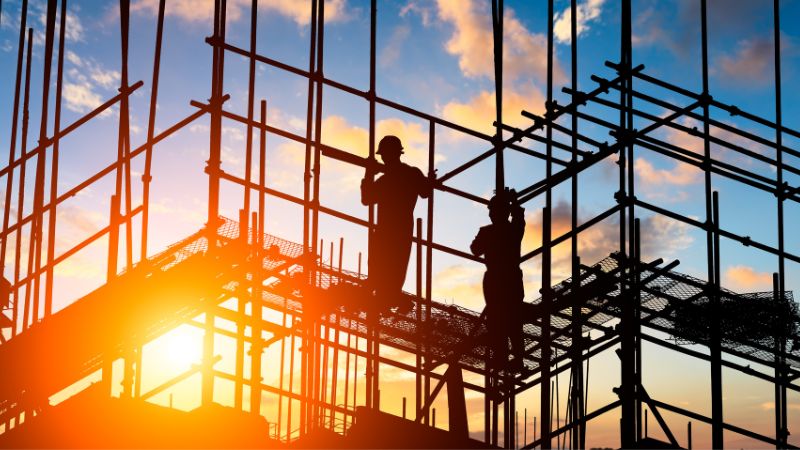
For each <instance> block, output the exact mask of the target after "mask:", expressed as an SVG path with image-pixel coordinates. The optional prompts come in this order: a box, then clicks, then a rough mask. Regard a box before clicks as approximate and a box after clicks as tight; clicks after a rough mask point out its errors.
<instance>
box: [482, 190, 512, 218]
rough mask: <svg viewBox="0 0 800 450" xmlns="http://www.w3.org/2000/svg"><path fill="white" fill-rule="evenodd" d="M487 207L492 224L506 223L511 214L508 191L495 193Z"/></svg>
mask: <svg viewBox="0 0 800 450" xmlns="http://www.w3.org/2000/svg"><path fill="white" fill-rule="evenodd" d="M488 207H489V218H490V219H491V220H492V223H495V224H497V223H501V222H508V216H509V214H511V196H510V194H509V191H508V189H505V190H503V191H500V192H499V193H496V194H495V195H494V197H492V198H491V199H490V200H489V204H488Z"/></svg>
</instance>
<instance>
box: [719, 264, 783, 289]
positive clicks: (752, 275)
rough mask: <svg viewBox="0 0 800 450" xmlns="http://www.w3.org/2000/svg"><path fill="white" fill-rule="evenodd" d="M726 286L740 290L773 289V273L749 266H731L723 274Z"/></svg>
mask: <svg viewBox="0 0 800 450" xmlns="http://www.w3.org/2000/svg"><path fill="white" fill-rule="evenodd" d="M723 282H724V284H725V287H727V288H729V289H732V290H734V291H739V292H753V291H769V290H772V274H771V273H769V272H758V271H756V270H755V269H753V268H752V267H749V266H731V267H729V268H728V270H726V271H725V275H724V276H723Z"/></svg>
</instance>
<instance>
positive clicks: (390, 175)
mask: <svg viewBox="0 0 800 450" xmlns="http://www.w3.org/2000/svg"><path fill="white" fill-rule="evenodd" d="M376 153H377V154H378V155H380V157H381V159H382V160H383V163H384V165H383V172H384V173H383V175H382V176H380V177H379V178H377V179H376V180H373V178H372V174H371V169H370V168H367V174H366V175H365V176H364V179H363V180H362V181H361V203H362V204H364V205H373V204H377V205H378V220H377V224H376V226H375V229H374V230H373V232H372V233H370V237H369V280H368V283H367V284H368V287H369V289H370V291H371V292H374V294H375V295H376V297H377V298H378V301H379V302H380V303H381V304H382V305H383V306H389V307H394V306H397V307H399V308H400V309H401V310H405V309H407V308H409V307H410V306H411V303H410V300H408V299H405V298H404V296H403V295H402V288H403V283H404V282H405V278H406V270H407V269H408V258H409V256H410V255H411V238H412V235H413V231H414V206H415V205H416V203H417V197H422V198H427V197H428V196H429V195H430V193H431V183H430V182H429V180H428V179H427V178H426V177H425V176H424V175H423V174H422V171H420V170H419V169H418V168H416V167H413V166H409V165H408V164H405V163H403V162H401V161H400V155H402V154H403V145H402V143H401V142H400V139H399V138H398V137H397V136H385V137H384V138H383V139H381V141H380V143H379V144H378V151H377V152H376Z"/></svg>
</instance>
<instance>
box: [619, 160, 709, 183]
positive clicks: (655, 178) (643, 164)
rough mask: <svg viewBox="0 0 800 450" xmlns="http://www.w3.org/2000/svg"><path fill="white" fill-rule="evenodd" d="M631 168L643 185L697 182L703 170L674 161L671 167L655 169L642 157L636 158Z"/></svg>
mask: <svg viewBox="0 0 800 450" xmlns="http://www.w3.org/2000/svg"><path fill="white" fill-rule="evenodd" d="M633 169H634V170H635V171H636V175H638V176H639V180H640V181H641V182H642V183H644V184H645V185H651V186H652V185H664V184H671V185H677V186H686V185H690V184H695V183H699V182H700V181H701V180H702V178H701V177H702V175H703V172H702V171H701V170H700V169H698V168H697V167H695V166H693V165H691V164H687V163H684V162H676V163H675V165H674V167H673V168H672V169H669V170H667V169H656V168H655V167H653V165H652V164H651V163H650V162H649V161H647V160H646V159H644V158H636V161H635V162H634V164H633Z"/></svg>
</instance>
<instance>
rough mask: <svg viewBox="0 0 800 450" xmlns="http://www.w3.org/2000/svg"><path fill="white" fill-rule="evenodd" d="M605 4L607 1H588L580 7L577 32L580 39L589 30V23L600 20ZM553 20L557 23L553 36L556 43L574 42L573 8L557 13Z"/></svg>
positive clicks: (554, 26)
mask: <svg viewBox="0 0 800 450" xmlns="http://www.w3.org/2000/svg"><path fill="white" fill-rule="evenodd" d="M603 3H605V0H586V1H584V2H583V3H582V4H580V5H578V14H577V20H576V22H577V23H576V30H575V31H576V33H577V35H578V37H580V36H581V35H582V34H584V33H585V32H586V31H588V30H589V23H591V22H594V21H596V20H598V19H599V18H600V13H601V12H602V7H603ZM553 20H554V22H555V23H554V25H553V35H554V36H555V38H556V41H558V42H559V43H562V44H569V43H570V42H571V40H572V8H566V9H564V10H563V11H561V12H559V13H556V16H555V17H554V18H553Z"/></svg>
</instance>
